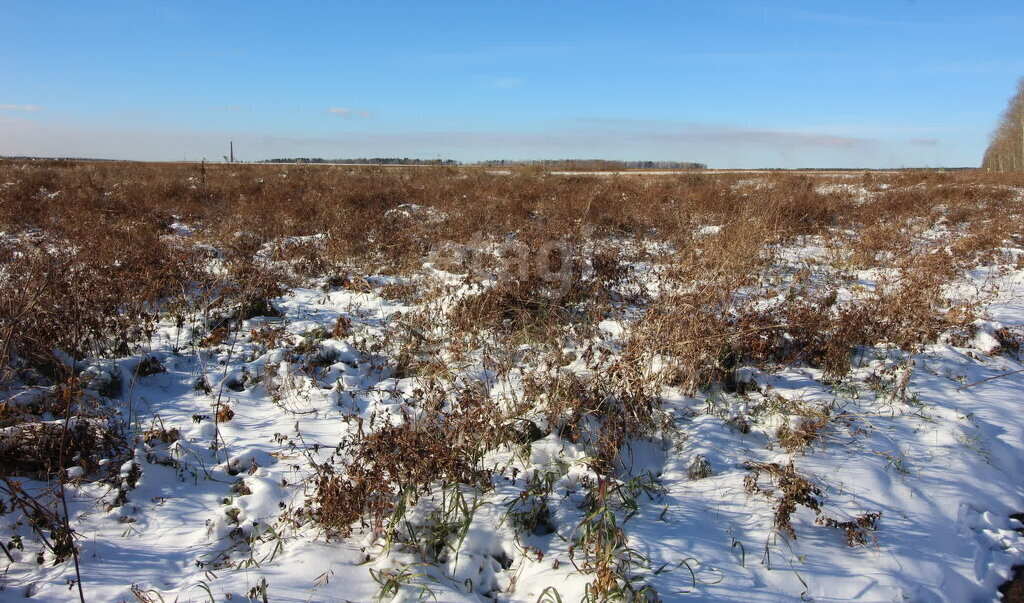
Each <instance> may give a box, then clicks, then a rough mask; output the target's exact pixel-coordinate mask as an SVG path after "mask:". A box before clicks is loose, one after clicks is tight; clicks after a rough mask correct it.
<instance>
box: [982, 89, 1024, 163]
mask: <svg viewBox="0 0 1024 603" xmlns="http://www.w3.org/2000/svg"><path fill="white" fill-rule="evenodd" d="M981 167H982V168H984V169H987V170H993V171H997V172H1024V78H1021V79H1020V81H1019V82H1017V92H1016V93H1015V94H1014V95H1013V97H1012V98H1010V102H1009V103H1008V105H1007V107H1006V111H1004V112H1003V116H1002V118H1001V119H1000V120H999V125H998V126H996V129H995V131H994V132H993V133H992V139H991V141H990V142H989V145H988V148H987V149H985V157H984V158H983V159H982V161H981Z"/></svg>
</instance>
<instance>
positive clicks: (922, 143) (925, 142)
mask: <svg viewBox="0 0 1024 603" xmlns="http://www.w3.org/2000/svg"><path fill="white" fill-rule="evenodd" d="M908 142H910V144H912V145H914V146H918V147H934V146H937V145H938V144H939V139H938V138H911V139H910V140H909V141H908Z"/></svg>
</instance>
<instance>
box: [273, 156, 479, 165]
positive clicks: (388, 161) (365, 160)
mask: <svg viewBox="0 0 1024 603" xmlns="http://www.w3.org/2000/svg"><path fill="white" fill-rule="evenodd" d="M256 163H354V164H357V165H459V162H457V161H455V160H454V159H410V158H409V157H359V158H356V159H324V158H322V157H277V158H274V159H263V160H260V161H257V162H256Z"/></svg>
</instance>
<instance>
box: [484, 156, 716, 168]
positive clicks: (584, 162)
mask: <svg viewBox="0 0 1024 603" xmlns="http://www.w3.org/2000/svg"><path fill="white" fill-rule="evenodd" d="M474 165H486V166H492V167H506V166H525V165H539V166H543V167H545V168H551V169H555V170H584V171H601V170H706V169H708V166H707V165H705V164H703V163H695V162H692V161H613V160H609V159H532V160H527V161H510V160H507V159H493V160H490V161H480V162H477V163H475V164H474Z"/></svg>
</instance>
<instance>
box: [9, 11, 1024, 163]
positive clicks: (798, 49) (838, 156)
mask: <svg viewBox="0 0 1024 603" xmlns="http://www.w3.org/2000/svg"><path fill="white" fill-rule="evenodd" d="M1022 32H1024V2H1021V1H1020V0H1015V1H1005V2H971V3H968V2H928V1H924V0H918V1H916V2H910V1H902V0H894V1H889V2H857V3H842V4H840V3H828V4H827V3H822V2H813V3H812V2H787V3H783V2H754V1H749V2H748V1H738V2H715V3H710V2H707V3H704V2H702V3H697V2H692V3H684V2H648V3H641V4H636V5H633V6H629V5H627V4H626V3H621V2H616V3H603V2H594V1H591V2H550V1H549V2H544V3H540V2H523V1H520V2H506V3H500V4H499V3H487V2H433V3H428V2H376V3H345V2H320V3H297V2H293V3H281V2H274V3H269V2H268V3H263V2H227V1H225V2H220V1H215V2H210V1H206V2H202V3H192V2H156V1H148V2H142V1H135V2H125V3H119V2H98V3H85V2H28V1H25V0H20V1H10V0H0V154H7V155H10V154H31V155H52V156H92V157H109V158H122V159H154V160H158V159H163V160H167V159H169V160H174V159H182V158H188V159H198V158H202V157H206V158H210V159H213V158H219V157H220V156H222V155H223V154H225V153H226V147H227V141H228V140H234V141H235V149H236V153H237V154H238V155H239V157H240V158H241V159H244V160H256V159H264V158H268V157H279V156H320V157H360V156H409V157H430V158H433V157H437V156H442V157H446V158H454V159H459V160H463V161H473V160H478V159H487V158H506V159H524V158H555V157H581V158H582V157H588V158H589V157H602V158H609V159H673V160H683V161H702V162H706V163H708V164H709V165H711V166H712V167H721V168H728V167H833V166H835V167H900V166H943V165H945V166H960V165H977V164H978V163H979V162H980V159H981V154H982V152H983V151H984V148H985V145H986V143H987V140H988V135H989V133H990V132H991V130H992V128H993V127H994V125H995V123H996V120H997V118H998V116H999V113H1000V112H1001V111H1002V110H1003V108H1004V107H1005V104H1006V100H1007V98H1008V97H1009V95H1010V94H1011V93H1012V92H1013V90H1014V86H1015V82H1016V80H1017V79H1018V78H1019V77H1021V76H1024V34H1022Z"/></svg>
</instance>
